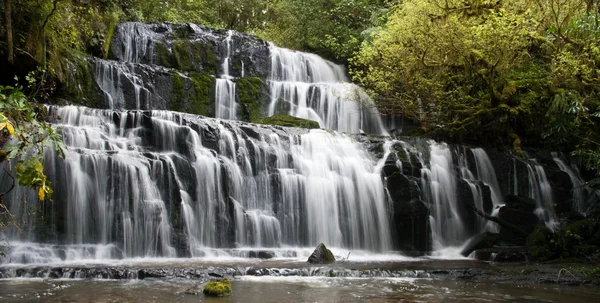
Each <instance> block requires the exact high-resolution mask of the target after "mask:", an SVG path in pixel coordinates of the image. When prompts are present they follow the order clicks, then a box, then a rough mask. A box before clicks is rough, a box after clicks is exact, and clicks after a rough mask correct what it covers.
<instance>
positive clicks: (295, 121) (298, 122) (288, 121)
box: [253, 114, 320, 129]
mask: <svg viewBox="0 0 600 303" xmlns="http://www.w3.org/2000/svg"><path fill="white" fill-rule="evenodd" d="M253 122H254V123H258V124H270V125H279V126H286V127H299V128H308V129H313V128H320V126H319V122H317V121H313V120H308V119H302V118H297V117H293V116H290V115H283V114H282V115H273V116H271V117H266V118H262V119H259V120H257V121H253Z"/></svg>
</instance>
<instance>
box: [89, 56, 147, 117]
mask: <svg viewBox="0 0 600 303" xmlns="http://www.w3.org/2000/svg"><path fill="white" fill-rule="evenodd" d="M94 68H95V77H94V78H95V81H96V83H97V84H98V87H99V88H100V90H101V91H102V93H103V95H104V105H105V106H106V107H108V108H114V109H124V108H133V109H149V108H150V104H149V101H148V100H149V95H150V92H149V91H148V89H146V88H145V87H144V83H143V80H142V77H141V75H140V74H139V73H138V72H139V71H136V67H135V65H133V64H131V63H120V62H114V61H107V60H101V59H96V60H95V61H94ZM124 86H133V88H134V89H133V92H134V99H135V100H133V101H134V103H133V104H132V103H131V101H132V100H126V96H125V89H124Z"/></svg>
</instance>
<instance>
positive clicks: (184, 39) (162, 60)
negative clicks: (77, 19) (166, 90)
mask: <svg viewBox="0 0 600 303" xmlns="http://www.w3.org/2000/svg"><path fill="white" fill-rule="evenodd" d="M228 36H231V48H232V51H231V67H230V74H231V75H232V76H234V77H241V76H242V71H243V74H244V75H245V76H255V77H261V78H265V79H266V78H267V76H268V74H269V70H270V64H271V59H270V57H269V46H268V44H267V42H266V41H263V40H261V39H259V38H257V37H254V36H250V35H246V34H243V33H239V32H235V31H231V32H230V31H227V30H220V29H212V28H208V27H205V26H202V25H196V24H189V23H152V24H144V23H135V22H125V23H120V24H118V25H117V27H116V28H115V32H114V34H113V37H112V41H111V48H110V50H111V51H110V57H111V58H114V59H117V60H120V61H131V62H139V63H144V64H156V65H162V66H165V67H172V68H177V69H181V70H184V71H195V72H208V73H211V74H213V75H216V74H220V73H221V71H220V64H221V63H222V61H223V58H225V56H226V54H227V43H226V39H227V37H228ZM125 45H129V46H130V47H129V48H127V47H125ZM127 49H130V51H129V52H127V51H126V50H127Z"/></svg>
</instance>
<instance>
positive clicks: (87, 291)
mask: <svg viewBox="0 0 600 303" xmlns="http://www.w3.org/2000/svg"><path fill="white" fill-rule="evenodd" d="M196 285H197V284H195V283H193V282H192V281H189V280H182V279H181V280H180V279H172V280H153V279H146V280H130V281H117V280H108V281H107V280H42V279H11V280H3V281H0V301H3V302H145V303H149V302H244V303H253V302H257V303H258V302H344V303H346V302H395V301H404V302H569V303H577V302H598V300H600V289H597V288H589V287H562V286H555V285H535V286H532V285H527V286H518V285H510V284H506V283H494V282H483V283H472V282H463V281H444V280H431V279H412V278H381V279H379V278H324V277H253V276H247V277H241V278H237V279H233V280H232V288H233V294H232V295H231V296H227V297H222V298H207V297H205V296H204V295H202V294H199V295H187V294H183V292H184V291H185V290H187V289H190V288H192V287H194V286H196Z"/></svg>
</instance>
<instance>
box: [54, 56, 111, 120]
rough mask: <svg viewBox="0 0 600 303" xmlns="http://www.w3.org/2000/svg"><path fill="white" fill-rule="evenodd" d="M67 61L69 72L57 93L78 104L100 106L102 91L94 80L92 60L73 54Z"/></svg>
mask: <svg viewBox="0 0 600 303" xmlns="http://www.w3.org/2000/svg"><path fill="white" fill-rule="evenodd" d="M68 61H69V65H70V66H69V68H70V69H71V72H70V73H69V74H68V75H67V77H66V78H65V80H64V82H63V83H64V85H63V86H62V88H61V89H60V91H59V94H58V95H59V96H61V97H65V98H67V99H69V100H73V101H74V103H75V104H78V105H83V106H87V107H93V108H102V107H103V103H102V93H101V91H100V88H99V87H98V84H97V83H96V80H95V75H94V73H95V70H94V61H92V59H90V58H88V57H85V56H84V55H75V56H73V57H72V58H69V59H68Z"/></svg>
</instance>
